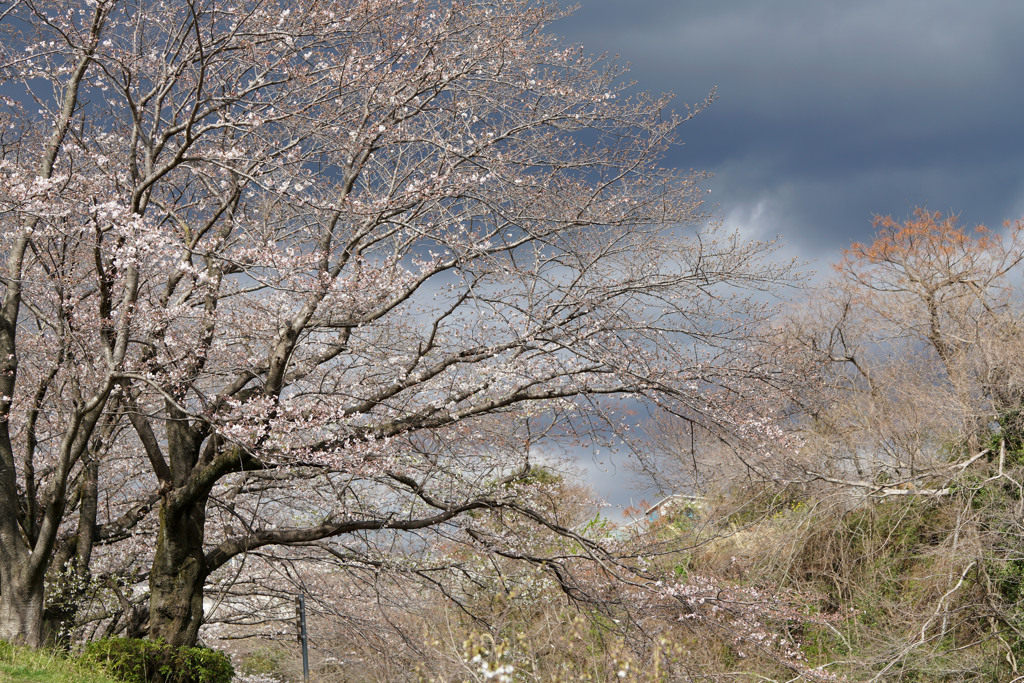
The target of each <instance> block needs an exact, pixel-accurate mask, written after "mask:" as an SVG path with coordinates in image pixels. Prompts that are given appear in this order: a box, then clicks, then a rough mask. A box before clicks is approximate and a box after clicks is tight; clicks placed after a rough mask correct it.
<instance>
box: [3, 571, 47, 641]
mask: <svg viewBox="0 0 1024 683" xmlns="http://www.w3.org/2000/svg"><path fill="white" fill-rule="evenodd" d="M43 587H44V583H43V575H42V574H41V573H38V572H32V571H31V569H30V568H29V566H28V562H27V561H26V562H25V563H23V564H18V565H14V566H5V567H3V571H2V573H0V640H6V641H8V642H10V643H15V644H18V645H28V646H29V647H40V646H41V645H42V641H43Z"/></svg>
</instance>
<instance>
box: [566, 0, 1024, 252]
mask: <svg viewBox="0 0 1024 683" xmlns="http://www.w3.org/2000/svg"><path fill="white" fill-rule="evenodd" d="M551 28H552V30H553V32H555V33H557V34H560V35H562V36H564V37H565V38H566V39H567V41H568V42H571V43H582V44H583V46H584V48H585V49H586V51H588V52H591V53H596V54H601V53H608V54H610V55H615V54H619V55H621V58H622V60H623V61H627V62H629V63H630V64H631V67H632V68H631V73H630V75H631V77H632V78H633V79H635V80H636V81H637V85H638V87H640V88H642V89H644V90H649V91H656V92H672V93H675V95H676V98H677V101H678V102H680V103H682V102H695V101H699V100H701V99H703V97H704V96H705V95H706V94H707V92H708V91H709V90H711V88H713V87H717V89H718V101H717V102H716V103H715V104H714V105H713V106H712V107H711V108H709V109H708V110H706V111H705V112H704V113H703V114H701V115H700V116H699V117H698V118H697V119H695V120H693V121H691V122H689V123H687V124H685V125H684V126H683V127H682V128H681V129H680V136H681V138H682V140H683V141H684V142H685V146H683V147H681V148H679V149H677V150H676V152H675V153H674V154H673V156H672V158H671V159H670V163H672V164H673V165H677V166H680V167H683V168H691V167H693V168H698V169H703V170H708V171H711V172H712V173H714V174H715V178H714V179H713V180H711V181H709V182H708V183H707V185H706V187H707V188H708V189H711V190H712V193H711V195H710V196H711V198H712V199H711V201H712V202H713V203H714V204H717V205H718V208H717V213H718V215H719V216H720V217H721V218H722V219H724V220H725V221H726V223H727V224H728V225H731V226H735V227H738V228H741V229H743V230H745V231H747V232H748V233H749V234H752V235H757V236H760V237H773V236H774V235H776V234H779V235H781V236H782V238H783V240H784V242H785V243H786V245H787V251H789V252H791V253H795V254H798V255H801V256H803V257H806V258H817V259H820V260H819V262H818V264H817V268H818V269H822V268H823V266H824V262H827V261H828V260H831V258H832V257H833V256H834V255H835V254H836V253H837V251H838V250H839V249H840V248H842V247H844V246H848V245H849V243H850V242H851V241H852V240H855V239H865V238H867V237H869V236H870V235H871V233H872V230H871V217H872V215H873V214H876V213H880V214H893V215H896V216H901V217H902V216H905V215H907V214H909V213H910V211H911V210H912V209H913V207H915V206H918V205H926V206H927V207H928V208H930V209H933V210H941V211H949V210H951V211H955V212H959V213H960V214H961V216H962V218H963V220H964V221H966V222H969V223H971V224H974V223H985V224H987V225H990V226H999V225H1001V223H1002V221H1003V220H1004V219H1007V218H1013V219H1016V218H1020V217H1022V216H1024V153H1022V152H1024V135H1022V124H1021V120H1024V39H1022V38H1021V31H1022V29H1024V2H1022V1H1021V0H974V1H973V2H964V1H960V0H957V1H952V0H866V1H862V0H857V1H852V0H771V1H770V2H768V1H757V0H736V1H729V0H718V1H715V0H703V1H698V0H582V2H581V4H580V7H579V9H578V10H577V12H576V13H575V15H574V16H572V17H570V18H569V19H566V20H563V21H562V22H559V23H558V24H555V25H554V26H552V27H551ZM678 108H679V109H682V107H681V106H680V107H678Z"/></svg>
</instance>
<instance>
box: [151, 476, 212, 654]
mask: <svg viewBox="0 0 1024 683" xmlns="http://www.w3.org/2000/svg"><path fill="white" fill-rule="evenodd" d="M205 524H206V497H205V496H203V498H202V499H201V500H199V501H196V502H195V503H192V504H189V505H186V506H183V507H182V508H178V507H177V506H174V505H173V504H171V502H170V501H168V499H167V498H165V499H164V501H163V502H162V503H161V506H160V532H159V535H158V536H157V545H156V555H155V556H154V558H153V568H152V570H151V571H150V575H149V590H150V602H149V637H150V638H151V639H154V640H156V639H160V638H162V639H163V640H164V641H166V642H167V643H168V644H170V645H173V646H175V647H181V646H193V645H195V644H196V640H197V639H198V637H199V627H200V625H202V623H203V584H204V583H205V582H206V577H207V574H208V573H209V572H208V570H207V567H206V558H205V557H204V554H203V531H204V528H205Z"/></svg>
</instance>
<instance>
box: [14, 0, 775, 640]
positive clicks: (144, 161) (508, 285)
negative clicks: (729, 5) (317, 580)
mask: <svg viewBox="0 0 1024 683" xmlns="http://www.w3.org/2000/svg"><path fill="white" fill-rule="evenodd" d="M560 16H562V13H561V12H560V11H559V10H557V9H556V8H554V7H553V6H550V5H546V4H539V3H534V2H526V1H523V0H513V1H511V2H510V1H503V2H498V1H497V0H467V1H451V2H449V1H440V0H387V1H384V0H356V1H354V2H334V1H330V0H280V1H256V0H233V1H226V2H219V1H217V0H189V1H186V2H166V1H158V0H122V1H119V0H82V1H81V2H73V1H72V0H25V1H23V2H20V3H17V4H15V5H13V6H10V7H9V8H8V9H6V10H5V11H4V15H3V19H2V23H0V30H2V31H3V40H2V42H0V44H2V57H0V59H2V64H0V69H2V71H0V74H2V79H3V85H0V92H2V93H4V105H3V108H2V110H0V117H2V121H0V123H2V125H3V133H2V138H0V144H2V147H0V152H2V159H0V184H2V191H0V216H2V218H0V220H2V222H3V228H2V230H3V249H4V254H5V256H6V259H7V266H6V271H5V273H4V280H3V284H4V287H5V289H4V299H3V304H2V306H3V307H2V309H0V316H2V325H0V366H2V372H0V394H2V403H0V638H13V639H18V638H21V639H24V640H27V641H28V642H30V643H38V642H39V640H40V639H41V637H42V635H41V623H42V617H41V610H42V608H43V595H44V589H43V579H44V576H45V574H46V572H47V571H48V570H51V571H52V570H53V569H54V566H53V565H54V563H55V562H64V563H66V562H67V561H69V560H70V558H71V557H72V555H75V554H76V553H77V555H78V556H81V560H82V563H84V564H88V562H89V553H90V552H91V545H92V544H95V543H109V542H113V541H115V540H117V539H119V538H122V537H124V536H125V535H127V534H130V533H132V529H133V526H134V525H135V524H136V523H137V522H138V521H139V520H140V519H143V518H145V516H146V514H147V513H148V511H149V510H150V508H155V510H156V512H157V516H158V522H157V526H158V529H157V531H156V532H155V534H154V535H153V537H152V553H153V555H152V558H151V567H149V571H148V581H149V592H150V606H149V622H148V623H149V626H148V629H149V634H150V635H151V636H152V637H162V638H165V639H166V640H167V641H168V642H170V643H172V644H183V643H191V642H194V641H195V639H196V637H197V633H198V628H199V626H200V624H201V623H202V616H203V595H204V585H205V583H206V582H207V580H208V579H209V577H210V576H211V574H212V573H214V572H215V571H216V570H218V569H219V568H221V567H224V566H225V565H227V564H228V563H229V562H231V560H232V558H235V557H237V556H239V555H242V554H245V553H247V552H251V551H254V550H256V549H258V548H265V547H268V546H276V545H288V544H305V543H312V542H314V541H319V540H320V539H327V538H340V539H348V540H347V541H346V542H345V545H344V547H345V549H346V550H345V553H348V556H353V557H359V556H361V555H362V556H365V555H368V554H370V548H371V547H372V546H371V541H372V539H373V538H374V537H375V536H374V535H375V534H377V535H391V537H392V538H393V537H394V535H395V534H400V533H402V532H410V533H411V532H418V531H421V530H427V529H444V530H445V533H448V534H451V535H456V534H457V530H458V528H459V526H458V525H459V524H462V523H464V521H463V520H466V519H471V517H469V516H467V514H466V513H469V512H472V511H475V510H484V509H488V510H493V511H498V512H501V513H502V514H510V515H518V516H520V517H522V518H524V519H527V520H531V521H532V522H533V523H535V524H537V525H540V526H544V527H546V528H549V529H553V530H555V531H558V532H561V533H571V531H570V530H568V529H566V528H564V527H561V526H559V525H558V524H556V523H554V522H551V521H550V520H548V519H547V518H545V517H544V516H543V515H541V514H540V513H538V512H536V511H535V510H532V509H531V508H530V505H529V500H528V499H524V498H523V496H522V494H521V492H520V489H519V488H518V487H509V486H508V484H509V483H510V482H514V481H516V480H518V479H521V478H523V477H526V476H527V475H528V472H529V470H530V462H529V458H530V453H531V450H532V447H531V444H533V443H534V439H535V435H536V430H537V429H538V425H540V424H543V425H547V427H548V428H550V426H551V425H554V424H570V423H571V424H572V425H573V426H574V428H575V429H581V428H582V427H581V425H584V424H586V423H587V420H586V419H585V418H586V416H587V415H588V414H589V412H590V411H591V409H592V407H593V406H596V405H598V404H599V402H600V401H601V397H603V396H623V395H627V396H632V397H635V398H636V399H638V400H652V401H657V402H659V403H660V404H662V405H668V404H671V405H672V406H673V410H675V411H677V412H685V413H686V414H688V415H690V416H691V417H692V418H693V419H700V418H701V416H707V417H709V418H713V417H714V416H711V415H708V413H709V412H710V411H712V410H714V409H715V408H713V407H712V406H713V404H712V403H709V402H708V400H707V398H706V396H707V389H708V388H709V387H717V388H728V387H729V386H733V385H736V386H739V385H741V384H742V385H743V386H744V387H755V386H756V384H757V382H758V381H760V379H761V377H762V375H763V374H764V371H763V368H762V367H761V366H759V365H758V363H757V362H754V361H751V360H749V354H750V346H749V344H748V343H747V342H748V341H749V339H750V335H751V334H752V330H754V329H755V328H756V326H757V325H758V323H759V322H760V320H761V319H762V318H763V316H764V314H765V311H766V310H767V309H765V308H764V307H763V305H762V304H761V303H758V302H759V301H762V300H763V298H764V297H763V292H765V291H772V290H773V289H774V288H775V287H777V286H779V285H780V284H782V283H784V282H786V281H787V280H788V278H789V277H790V274H791V273H790V270H789V267H788V266H786V265H776V264H773V263H772V262H771V261H770V260H768V258H767V257H768V256H769V254H770V252H771V251H772V245H771V244H764V243H753V242H748V241H745V240H743V239H741V238H740V237H739V236H738V235H732V234H725V233H723V232H722V231H721V230H720V229H719V228H717V227H716V226H714V225H710V226H705V227H703V228H700V227H693V226H694V225H695V224H697V223H699V222H700V221H702V220H703V219H704V216H703V214H702V210H701V208H700V205H701V202H700V192H699V190H698V187H697V181H698V180H699V179H700V175H699V174H696V173H693V172H689V171H687V172H679V171H676V170H673V169H669V168H664V167H663V159H664V155H665V153H666V151H667V150H668V149H669V147H670V146H671V145H673V144H674V143H675V135H676V130H677V128H678V126H679V125H680V123H681V122H683V121H684V120H685V119H686V118H688V117H689V116H691V115H693V114H694V113H696V111H697V110H699V109H700V108H701V107H696V108H694V109H693V110H688V112H687V114H686V115H683V116H680V115H677V114H674V113H672V112H670V111H669V110H668V109H667V104H668V98H667V97H660V98H658V97H652V96H650V95H647V94H645V93H632V91H631V89H630V88H629V86H628V85H626V84H624V83H623V82H622V76H623V69H622V68H620V67H618V66H616V65H615V64H613V63H609V62H607V61H605V60H603V59H598V58H592V57H587V56H585V54H584V53H583V52H582V51H581V49H580V48H578V47H575V46H565V45H563V44H562V43H561V42H559V40H557V39H556V38H555V37H553V36H551V35H550V34H548V33H545V26H546V25H547V24H549V23H550V22H551V21H553V20H556V19H558V18H559V17H560ZM631 93H632V94H631ZM701 106H703V105H701ZM748 390H749V389H744V391H748ZM714 405H718V404H714ZM736 414H741V413H739V412H737V413H736ZM129 475H130V476H129ZM100 499H102V500H105V501H108V500H109V501H113V503H112V504H111V505H109V506H108V505H98V504H97V500H100ZM98 507H102V508H104V512H103V514H99V513H98V512H97V508H98ZM108 507H109V511H107V508H108ZM76 520H78V521H77V522H76ZM79 522H80V523H79ZM464 540H465V541H466V542H470V543H471V542H473V539H472V536H467V537H466V538H465V539H464ZM584 540H585V539H581V541H584ZM492 542H493V541H492ZM502 542H507V543H514V539H504V540H503V541H502ZM62 544H64V545H68V544H72V545H73V547H74V548H75V550H74V551H73V552H71V551H67V552H65V553H64V554H63V555H60V554H59V553H56V552H55V550H56V549H57V548H58V547H63V546H62ZM74 544H77V545H74ZM72 545H69V546H68V547H72ZM394 547H397V548H398V549H401V543H399V542H397V541H396V542H395V543H394ZM339 552H340V551H339ZM595 552H597V550H596V549H595ZM148 561H149V558H147V562H148ZM58 568H61V567H58Z"/></svg>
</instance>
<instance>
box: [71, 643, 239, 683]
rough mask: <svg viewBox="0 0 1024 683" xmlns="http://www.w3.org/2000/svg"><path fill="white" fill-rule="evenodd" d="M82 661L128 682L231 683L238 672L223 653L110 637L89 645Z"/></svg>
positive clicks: (199, 648) (83, 653)
mask: <svg viewBox="0 0 1024 683" xmlns="http://www.w3.org/2000/svg"><path fill="white" fill-rule="evenodd" d="M82 659H83V660H85V661H89V662H96V663H99V664H102V665H103V666H104V668H106V669H107V671H109V672H110V673H111V674H112V675H115V676H117V677H118V678H120V679H122V680H124V681H126V683H147V682H148V681H151V680H153V679H154V678H156V676H157V675H158V674H160V675H162V676H163V680H164V681H165V683H230V681H231V678H232V676H234V674H235V671H234V668H233V667H232V666H231V660H230V659H228V657H227V655H225V654H224V653H223V652H218V651H216V650H209V649H206V648H201V647H179V648H174V647H171V646H170V645H168V644H167V643H164V642H163V641H153V640H141V639H135V638H106V639H104V640H97V641H95V642H92V643H89V644H88V645H86V647H85V650H84V651H83V652H82Z"/></svg>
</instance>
